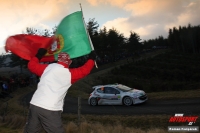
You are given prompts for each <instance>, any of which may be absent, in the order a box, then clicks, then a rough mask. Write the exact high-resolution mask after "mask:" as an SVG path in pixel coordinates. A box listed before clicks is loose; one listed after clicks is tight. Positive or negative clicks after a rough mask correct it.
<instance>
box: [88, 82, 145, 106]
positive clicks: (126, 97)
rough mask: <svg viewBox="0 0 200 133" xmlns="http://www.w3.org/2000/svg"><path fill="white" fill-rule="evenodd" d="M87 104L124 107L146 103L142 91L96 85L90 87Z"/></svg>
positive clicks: (117, 85)
mask: <svg viewBox="0 0 200 133" xmlns="http://www.w3.org/2000/svg"><path fill="white" fill-rule="evenodd" d="M92 88H93V89H94V91H93V92H92V93H91V94H90V97H89V99H88V104H89V105H92V106H96V105H126V106H130V105H132V104H139V103H143V102H145V101H147V99H148V98H147V95H146V93H145V92H144V91H143V90H138V89H134V88H130V87H128V86H125V85H122V84H111V85H98V86H94V87H92Z"/></svg>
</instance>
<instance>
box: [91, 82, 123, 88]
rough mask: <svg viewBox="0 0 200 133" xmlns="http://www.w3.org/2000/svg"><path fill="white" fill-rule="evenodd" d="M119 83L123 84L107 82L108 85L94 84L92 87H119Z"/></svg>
mask: <svg viewBox="0 0 200 133" xmlns="http://www.w3.org/2000/svg"><path fill="white" fill-rule="evenodd" d="M119 85H121V84H117V83H116V84H107V85H96V86H93V87H92V88H93V89H96V88H101V87H117V86H119Z"/></svg>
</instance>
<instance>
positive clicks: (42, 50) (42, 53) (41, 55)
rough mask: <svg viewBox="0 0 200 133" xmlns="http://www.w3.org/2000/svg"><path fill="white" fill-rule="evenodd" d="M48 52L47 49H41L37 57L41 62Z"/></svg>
mask: <svg viewBox="0 0 200 133" xmlns="http://www.w3.org/2000/svg"><path fill="white" fill-rule="evenodd" d="M46 52H47V50H46V49H45V48H39V49H38V52H37V54H36V55H35V56H36V57H37V58H38V59H39V60H40V59H41V58H42V57H43V56H44V55H45V54H46Z"/></svg>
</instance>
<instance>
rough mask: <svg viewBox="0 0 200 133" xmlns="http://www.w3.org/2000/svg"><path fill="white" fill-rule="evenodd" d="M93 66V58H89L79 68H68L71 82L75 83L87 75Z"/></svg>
mask: <svg viewBox="0 0 200 133" xmlns="http://www.w3.org/2000/svg"><path fill="white" fill-rule="evenodd" d="M93 67H94V60H92V59H89V60H88V61H87V62H86V63H85V64H84V65H83V66H81V67H79V68H71V69H69V71H70V73H71V83H72V84H73V83H75V82H76V81H78V80H79V79H81V78H83V77H85V76H87V75H88V74H89V73H90V71H91V70H92V68H93Z"/></svg>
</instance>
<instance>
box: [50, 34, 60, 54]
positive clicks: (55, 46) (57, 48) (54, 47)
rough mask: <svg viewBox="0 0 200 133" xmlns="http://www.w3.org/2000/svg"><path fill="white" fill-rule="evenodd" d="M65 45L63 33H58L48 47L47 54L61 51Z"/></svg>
mask: <svg viewBox="0 0 200 133" xmlns="http://www.w3.org/2000/svg"><path fill="white" fill-rule="evenodd" d="M63 47H64V38H63V36H62V35H60V34H59V35H57V38H56V41H54V43H53V44H52V45H51V46H50V47H49V48H48V49H47V54H46V55H47V56H50V55H54V54H57V53H59V52H60V51H61V50H62V49H63Z"/></svg>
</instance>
